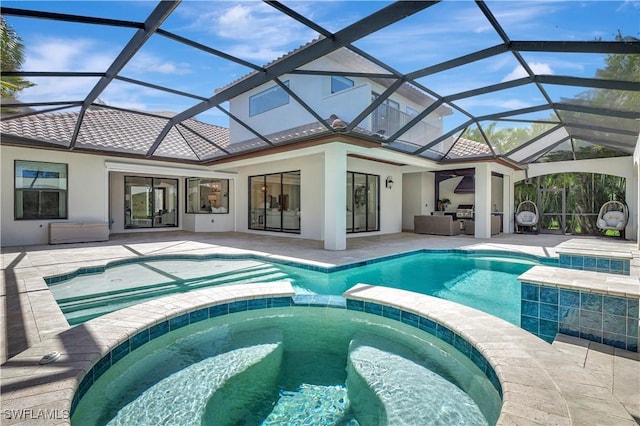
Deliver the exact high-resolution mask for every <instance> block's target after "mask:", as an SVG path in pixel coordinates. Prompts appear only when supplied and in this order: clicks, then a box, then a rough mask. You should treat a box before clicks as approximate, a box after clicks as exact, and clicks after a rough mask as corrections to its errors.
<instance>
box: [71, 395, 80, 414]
mask: <svg viewBox="0 0 640 426" xmlns="http://www.w3.org/2000/svg"><path fill="white" fill-rule="evenodd" d="M79 401H80V395H79V394H78V392H76V393H75V394H74V395H73V399H72V400H71V413H73V412H74V411H76V408H77V407H78V402H79Z"/></svg>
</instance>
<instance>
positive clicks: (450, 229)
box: [413, 215, 461, 235]
mask: <svg viewBox="0 0 640 426" xmlns="http://www.w3.org/2000/svg"><path fill="white" fill-rule="evenodd" d="M413 230H414V231H415V232H416V233H417V234H431V235H459V234H460V232H461V230H460V223H459V222H458V221H457V220H453V217H452V216H450V215H446V216H414V217H413Z"/></svg>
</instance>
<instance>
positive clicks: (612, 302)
mask: <svg viewBox="0 0 640 426" xmlns="http://www.w3.org/2000/svg"><path fill="white" fill-rule="evenodd" d="M602 312H604V313H606V314H612V315H626V314H627V299H626V298H624V297H614V296H604V297H603V298H602Z"/></svg>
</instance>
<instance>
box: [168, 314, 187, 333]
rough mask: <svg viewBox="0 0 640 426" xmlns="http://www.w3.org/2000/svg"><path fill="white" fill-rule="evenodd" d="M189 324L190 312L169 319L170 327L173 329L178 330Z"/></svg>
mask: <svg viewBox="0 0 640 426" xmlns="http://www.w3.org/2000/svg"><path fill="white" fill-rule="evenodd" d="M188 324H189V314H182V315H178V316H177V317H174V318H171V319H170V320H169V328H170V329H171V330H177V329H179V328H180V327H184V326H185V325H188Z"/></svg>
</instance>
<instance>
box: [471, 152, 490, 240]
mask: <svg viewBox="0 0 640 426" xmlns="http://www.w3.org/2000/svg"><path fill="white" fill-rule="evenodd" d="M475 186H476V196H475V220H474V222H475V235H474V236H475V238H491V169H490V168H489V164H488V163H479V164H478V165H477V166H476V175H475Z"/></svg>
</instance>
